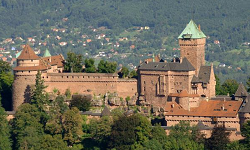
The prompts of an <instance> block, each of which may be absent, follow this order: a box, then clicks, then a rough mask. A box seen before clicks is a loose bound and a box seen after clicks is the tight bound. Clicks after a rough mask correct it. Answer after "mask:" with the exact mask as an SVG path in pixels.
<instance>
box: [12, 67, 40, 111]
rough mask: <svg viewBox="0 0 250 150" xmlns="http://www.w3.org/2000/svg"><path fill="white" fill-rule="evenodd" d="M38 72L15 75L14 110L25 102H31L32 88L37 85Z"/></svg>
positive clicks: (13, 90)
mask: <svg viewBox="0 0 250 150" xmlns="http://www.w3.org/2000/svg"><path fill="white" fill-rule="evenodd" d="M36 73H37V72H36V71H30V72H28V71H23V72H19V73H16V74H15V80H14V83H13V86H12V98H13V104H12V106H13V108H12V109H13V110H17V108H18V106H20V105H21V104H22V103H24V102H29V100H30V94H31V88H32V86H33V85H34V84H35V79H36Z"/></svg>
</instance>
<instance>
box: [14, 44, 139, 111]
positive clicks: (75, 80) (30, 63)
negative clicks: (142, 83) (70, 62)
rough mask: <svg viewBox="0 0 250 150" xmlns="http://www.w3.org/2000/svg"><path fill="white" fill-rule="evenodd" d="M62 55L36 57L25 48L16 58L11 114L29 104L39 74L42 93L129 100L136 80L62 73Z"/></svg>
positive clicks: (115, 76)
mask: <svg viewBox="0 0 250 150" xmlns="http://www.w3.org/2000/svg"><path fill="white" fill-rule="evenodd" d="M63 63H64V58H63V56H62V55H56V56H51V55H50V53H49V52H48V51H46V52H45V55H44V56H43V57H38V56H37V55H36V54H35V53H34V51H33V50H32V49H31V47H30V46H29V45H26V46H25V47H24V49H23V50H22V52H21V54H20V56H19V57H18V58H17V66H16V67H15V68H14V69H13V70H14V77H15V79H14V83H13V89H12V90H13V94H12V95H13V96H12V97H13V110H17V107H18V106H20V105H21V104H22V103H24V102H29V100H30V92H31V89H32V86H33V85H35V79H36V74H37V72H38V71H41V76H42V79H43V80H44V84H45V86H47V88H46V92H48V93H52V92H53V90H54V89H57V90H58V91H60V93H65V91H66V90H67V89H69V90H70V91H71V93H79V94H92V95H99V94H102V95H104V94H105V93H108V92H110V93H114V92H116V93H117V94H118V95H119V96H120V97H122V98H126V97H127V96H130V97H133V96H135V94H136V93H137V80H136V79H120V78H118V75H117V74H112V73H64V72H63Z"/></svg>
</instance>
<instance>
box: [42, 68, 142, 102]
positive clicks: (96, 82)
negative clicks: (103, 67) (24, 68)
mask: <svg viewBox="0 0 250 150" xmlns="http://www.w3.org/2000/svg"><path fill="white" fill-rule="evenodd" d="M42 77H43V79H44V81H45V82H44V83H45V85H47V86H48V87H47V88H46V91H47V92H52V91H53V89H54V88H56V89H58V90H59V91H60V93H62V94H64V93H65V91H66V90H67V89H70V91H71V93H72V94H73V93H79V94H93V95H99V94H101V95H104V94H105V93H108V92H110V93H114V92H116V93H118V96H120V97H123V98H126V97H127V96H130V97H132V96H134V95H135V93H136V92H137V80H135V79H119V78H118V77H117V76H116V75H112V74H102V73H47V74H43V75H42Z"/></svg>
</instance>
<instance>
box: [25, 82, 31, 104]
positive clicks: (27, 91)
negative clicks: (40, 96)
mask: <svg viewBox="0 0 250 150" xmlns="http://www.w3.org/2000/svg"><path fill="white" fill-rule="evenodd" d="M31 93H32V90H31V86H30V85H27V86H26V89H25V91H24V103H30V102H31Z"/></svg>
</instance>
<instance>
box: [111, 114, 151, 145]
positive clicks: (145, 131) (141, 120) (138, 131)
mask: <svg viewBox="0 0 250 150" xmlns="http://www.w3.org/2000/svg"><path fill="white" fill-rule="evenodd" d="M150 127H151V124H150V122H149V121H148V120H147V118H146V117H143V116H141V115H139V114H134V115H132V116H122V117H120V118H119V119H118V120H115V121H114V124H113V126H112V131H111V135H110V141H109V146H110V148H115V149H121V150H123V149H124V150H125V149H136V148H143V146H142V143H144V142H145V141H148V140H149V137H150V132H151V128H150Z"/></svg>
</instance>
